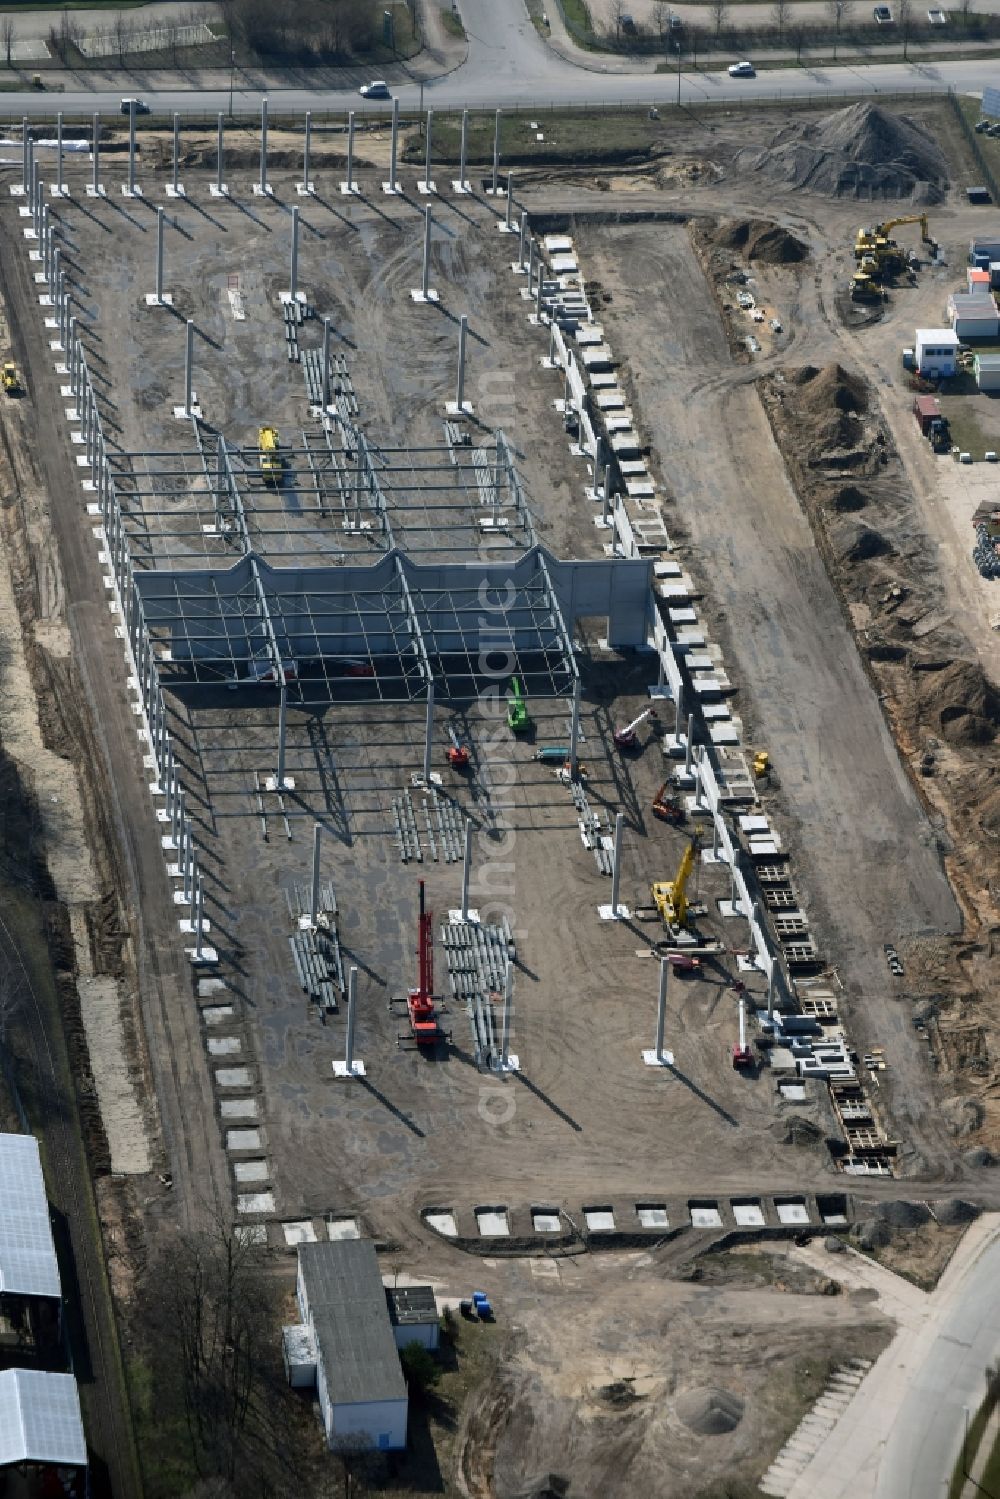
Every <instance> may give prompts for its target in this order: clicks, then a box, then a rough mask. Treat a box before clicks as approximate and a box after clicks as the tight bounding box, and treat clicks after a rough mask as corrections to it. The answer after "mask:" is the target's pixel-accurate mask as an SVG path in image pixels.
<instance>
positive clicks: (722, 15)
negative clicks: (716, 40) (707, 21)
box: [708, 0, 729, 36]
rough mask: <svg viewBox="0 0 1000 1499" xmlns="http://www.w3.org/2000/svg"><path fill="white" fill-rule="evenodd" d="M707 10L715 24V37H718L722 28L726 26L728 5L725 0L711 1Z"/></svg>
mask: <svg viewBox="0 0 1000 1499" xmlns="http://www.w3.org/2000/svg"><path fill="white" fill-rule="evenodd" d="M708 9H709V13H710V15H711V17H712V20H713V22H714V24H715V34H716V36H718V35H719V34H720V33H721V31H722V28H723V26H724V25H725V24H726V16H727V15H728V13H729V5H728V3H727V0H711V4H710V5H709V7H708Z"/></svg>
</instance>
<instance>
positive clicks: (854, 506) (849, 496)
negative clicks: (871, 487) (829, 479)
mask: <svg viewBox="0 0 1000 1499" xmlns="http://www.w3.org/2000/svg"><path fill="white" fill-rule="evenodd" d="M867 504H868V496H867V495H866V494H865V492H864V490H863V489H859V488H858V486H857V485H856V484H844V485H842V486H841V488H840V489H838V490H837V492H836V494H835V495H833V497H832V499H831V500H830V505H831V508H832V509H834V510H846V511H853V510H863V509H864V508H865V506H866V505H867Z"/></svg>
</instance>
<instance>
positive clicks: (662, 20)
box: [653, 0, 670, 47]
mask: <svg viewBox="0 0 1000 1499" xmlns="http://www.w3.org/2000/svg"><path fill="white" fill-rule="evenodd" d="M653 21H654V24H655V26H656V34H657V36H658V37H659V38H660V46H661V47H664V46H665V45H666V39H667V36H668V34H669V32H670V0H653Z"/></svg>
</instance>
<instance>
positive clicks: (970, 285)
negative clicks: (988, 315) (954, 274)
mask: <svg viewBox="0 0 1000 1499" xmlns="http://www.w3.org/2000/svg"><path fill="white" fill-rule="evenodd" d="M965 280H966V283H967V289H968V290H969V291H971V292H972V294H973V295H975V293H976V292H977V291H978V292H984V291H989V289H990V287H991V285H992V280H991V277H990V273H989V271H981V270H980V269H979V268H978V266H971V265H970V266H969V269H968V270H967V271H966V273H965Z"/></svg>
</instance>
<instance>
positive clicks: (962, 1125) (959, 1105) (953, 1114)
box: [941, 1098, 986, 1136]
mask: <svg viewBox="0 0 1000 1499" xmlns="http://www.w3.org/2000/svg"><path fill="white" fill-rule="evenodd" d="M941 1113H942V1115H943V1116H944V1122H945V1124H946V1125H947V1126H948V1128H949V1129H950V1130H951V1132H952V1134H953V1135H960V1136H961V1135H973V1134H975V1132H976V1130H977V1129H982V1127H983V1120H984V1119H985V1118H986V1110H985V1109H984V1108H983V1105H982V1103H981V1102H980V1100H979V1099H978V1098H946V1099H945V1100H944V1102H943V1103H942V1105H941Z"/></svg>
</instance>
